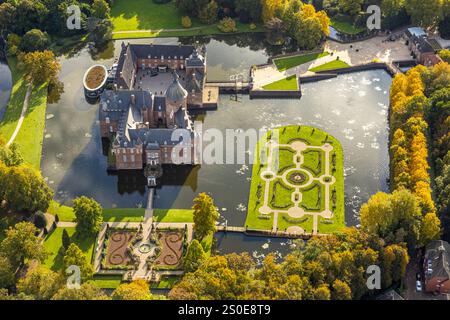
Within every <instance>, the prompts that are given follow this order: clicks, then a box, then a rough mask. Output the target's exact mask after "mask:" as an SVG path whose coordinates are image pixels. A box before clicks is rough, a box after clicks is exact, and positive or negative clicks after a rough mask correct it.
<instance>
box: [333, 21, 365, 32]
mask: <svg viewBox="0 0 450 320" xmlns="http://www.w3.org/2000/svg"><path fill="white" fill-rule="evenodd" d="M330 25H331V26H332V27H333V28H335V29H336V30H337V31H339V32H341V33H346V34H358V33H361V32H363V31H364V28H362V27H356V26H355V25H353V24H351V23H350V22H345V21H339V20H336V19H331V21H330Z"/></svg>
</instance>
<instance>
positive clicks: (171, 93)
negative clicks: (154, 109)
mask: <svg viewBox="0 0 450 320" xmlns="http://www.w3.org/2000/svg"><path fill="white" fill-rule="evenodd" d="M187 96H188V92H187V91H186V90H185V89H184V88H183V86H182V85H181V83H180V79H179V76H178V74H177V73H176V72H174V73H173V82H172V84H171V85H170V86H169V87H168V88H167V90H166V100H168V101H171V102H176V101H182V100H183V99H186V98H187Z"/></svg>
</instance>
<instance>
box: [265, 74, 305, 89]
mask: <svg viewBox="0 0 450 320" xmlns="http://www.w3.org/2000/svg"><path fill="white" fill-rule="evenodd" d="M263 89H264V90H286V91H288V90H298V80H297V76H296V75H295V74H294V75H292V76H289V77H287V78H284V79H281V80H278V81H275V82H272V83H269V84H266V85H265V86H263Z"/></svg>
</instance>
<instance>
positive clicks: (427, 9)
mask: <svg viewBox="0 0 450 320" xmlns="http://www.w3.org/2000/svg"><path fill="white" fill-rule="evenodd" d="M405 7H406V11H407V12H408V14H409V15H410V16H411V20H412V22H413V23H414V24H418V25H420V26H422V27H425V28H428V27H432V26H435V25H436V24H437V23H439V22H440V21H441V20H442V19H443V7H442V1H441V0H427V1H421V0H405Z"/></svg>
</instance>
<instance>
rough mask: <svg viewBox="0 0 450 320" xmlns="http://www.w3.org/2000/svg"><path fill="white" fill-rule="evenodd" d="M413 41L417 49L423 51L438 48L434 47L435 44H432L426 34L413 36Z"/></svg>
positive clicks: (432, 50) (433, 50)
mask: <svg viewBox="0 0 450 320" xmlns="http://www.w3.org/2000/svg"><path fill="white" fill-rule="evenodd" d="M411 41H412V42H413V43H415V44H416V47H417V49H418V50H419V51H420V52H422V53H427V52H433V53H434V52H435V51H436V50H435V49H434V48H433V46H432V45H431V44H430V42H429V40H428V38H427V37H426V36H419V37H416V36H413V37H412V38H411Z"/></svg>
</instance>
